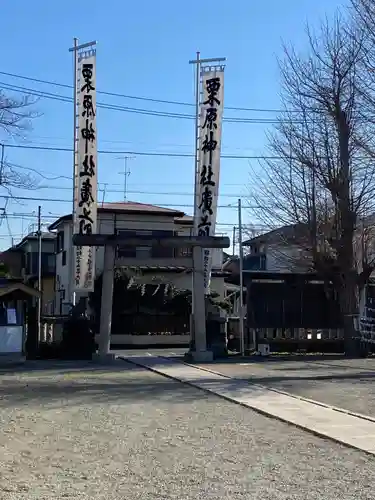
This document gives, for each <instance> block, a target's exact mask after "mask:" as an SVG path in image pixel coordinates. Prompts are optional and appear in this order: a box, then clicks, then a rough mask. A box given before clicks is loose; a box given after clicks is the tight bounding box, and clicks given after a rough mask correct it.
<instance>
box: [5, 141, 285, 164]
mask: <svg viewBox="0 0 375 500" xmlns="http://www.w3.org/2000/svg"><path fill="white" fill-rule="evenodd" d="M4 145H5V146H6V147H7V148H16V149H35V150H38V151H58V152H69V153H71V152H72V151H73V149H72V148H65V147H59V146H33V145H26V144H9V143H4ZM98 153H100V154H108V155H135V156H137V155H138V156H165V157H169V158H192V157H194V154H193V153H162V152H160V153H159V152H158V151H114V150H108V149H101V150H100V149H99V150H98ZM220 157H221V158H227V159H231V160H283V159H285V158H283V157H282V156H259V155H227V154H226V155H220Z"/></svg>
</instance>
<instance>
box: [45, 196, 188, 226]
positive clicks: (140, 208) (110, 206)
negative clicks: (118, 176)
mask: <svg viewBox="0 0 375 500" xmlns="http://www.w3.org/2000/svg"><path fill="white" fill-rule="evenodd" d="M98 212H99V213H100V212H117V213H130V214H153V215H167V216H168V215H170V216H171V217H176V218H178V217H184V216H185V214H184V212H181V210H177V209H175V208H165V207H159V206H157V205H150V204H148V203H138V202H135V201H119V202H111V203H102V204H100V205H98ZM71 218H72V214H68V215H64V216H62V217H60V218H59V219H57V220H56V221H55V222H53V223H52V224H51V225H50V226H49V228H48V229H49V230H50V231H51V230H53V229H56V227H57V226H58V225H59V224H60V223H61V222H64V221H68V220H71Z"/></svg>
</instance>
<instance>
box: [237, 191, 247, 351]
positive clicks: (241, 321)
mask: <svg viewBox="0 0 375 500" xmlns="http://www.w3.org/2000/svg"><path fill="white" fill-rule="evenodd" d="M238 244H239V247H240V248H239V254H240V255H239V256H240V266H239V267H240V343H241V354H242V356H243V355H244V354H245V328H244V305H243V247H242V206H241V198H239V199H238Z"/></svg>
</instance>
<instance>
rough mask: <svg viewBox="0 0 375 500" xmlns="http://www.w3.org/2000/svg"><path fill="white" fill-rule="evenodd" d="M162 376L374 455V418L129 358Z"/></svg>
mask: <svg viewBox="0 0 375 500" xmlns="http://www.w3.org/2000/svg"><path fill="white" fill-rule="evenodd" d="M128 360H129V361H130V362H132V363H136V364H138V365H139V366H143V367H146V368H148V369H151V370H153V371H155V372H157V373H159V374H161V375H164V376H167V377H170V378H173V379H175V380H179V381H181V382H184V383H187V384H189V385H192V386H194V387H198V388H199V389H203V390H205V391H208V392H211V393H214V394H216V395H218V396H221V397H223V398H225V399H228V400H230V401H234V402H236V403H239V404H242V405H244V406H248V407H249V408H252V409H254V410H256V411H258V412H260V413H262V414H265V415H267V416H271V417H274V418H277V419H279V420H282V421H284V422H288V423H290V424H293V425H296V426H297V427H300V428H303V429H305V430H307V431H310V432H312V433H314V434H317V435H319V436H322V437H327V438H329V439H332V440H334V441H337V442H340V443H342V444H345V445H347V446H350V447H352V448H356V449H359V450H362V451H365V452H367V453H370V454H372V455H375V419H371V417H365V416H362V415H355V414H352V413H349V412H346V411H345V410H340V409H336V408H332V407H329V406H327V405H322V404H319V403H317V402H310V401H307V400H305V399H302V398H299V397H294V396H291V395H287V394H285V393H282V392H280V391H276V390H272V389H267V388H265V387H262V386H259V385H256V384H250V383H248V382H245V381H243V380H237V379H232V378H229V377H225V376H223V375H220V374H217V373H213V372H209V371H207V370H203V369H201V368H197V367H195V366H191V365H188V364H185V363H181V362H178V361H176V360H173V359H166V358H159V357H156V356H147V357H136V356H132V357H130V358H128Z"/></svg>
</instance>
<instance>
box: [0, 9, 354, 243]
mask: <svg viewBox="0 0 375 500" xmlns="http://www.w3.org/2000/svg"><path fill="white" fill-rule="evenodd" d="M90 3H91V5H92V7H90ZM345 3H346V2H345V0H341V1H340V0H329V1H327V0H314V1H312V0H263V1H254V0H237V1H236V2H227V1H224V0H218V1H217V2H216V7H215V2H202V1H201V0H190V1H188V2H176V1H172V0H160V1H158V2H155V1H153V0H144V1H143V2H133V1H131V0H127V1H124V0H122V1H120V0H106V1H99V0H92V1H91V2H77V1H76V0H65V1H64V2H47V1H45V0H33V1H32V2H28V1H26V0H5V1H3V2H2V6H1V17H2V27H1V31H0V42H1V43H0V54H1V57H0V60H1V66H0V71H2V72H7V73H13V74H16V75H22V76H27V77H31V78H36V79H42V80H47V81H52V82H58V83H63V84H71V82H72V78H73V74H72V71H73V68H72V66H73V64H72V57H71V54H70V53H69V52H68V49H69V47H70V46H71V45H72V40H73V37H74V36H76V37H78V38H79V40H80V42H81V43H83V42H86V41H91V40H97V42H98V45H97V58H98V68H97V72H98V73H97V88H98V90H104V91H108V92H117V93H122V94H127V95H131V96H140V97H152V98H156V99H166V100H173V101H182V102H188V103H189V102H190V103H193V102H194V95H193V93H194V84H193V70H192V67H191V66H189V64H188V61H189V59H191V58H194V56H195V52H196V51H197V50H199V51H200V52H201V54H202V57H218V56H225V57H226V58H227V66H226V80H225V106H229V107H244V108H261V109H270V108H273V109H275V108H276V109H277V108H278V107H279V91H280V85H279V74H278V68H277V62H276V57H277V55H281V52H282V49H281V41H282V40H285V41H290V42H292V43H293V44H295V45H296V46H297V47H299V48H301V49H303V47H304V46H305V44H306V37H305V33H304V29H305V24H306V21H307V20H308V21H309V22H310V23H311V24H312V25H314V24H316V23H318V22H319V19H321V18H322V17H323V16H324V15H326V14H327V15H331V14H332V13H333V12H334V10H335V9H336V8H337V7H338V6H340V5H343V4H345ZM4 83H6V84H7V85H17V86H21V87H22V86H23V87H27V88H31V89H37V90H39V91H43V92H52V93H57V94H60V95H63V96H71V95H72V93H71V91H70V89H64V88H58V87H55V86H52V85H45V84H39V83H36V82H33V81H27V80H22V79H19V78H15V77H10V76H6V75H3V74H0V88H1V87H2V84H4ZM98 100H99V101H101V102H106V103H110V104H116V105H120V106H129V107H133V108H143V109H151V110H158V111H170V112H175V113H184V114H191V113H193V111H194V108H193V107H191V108H190V107H187V106H176V105H167V104H159V103H153V102H148V101H142V100H133V99H125V98H114V97H109V96H106V95H99V96H98ZM35 109H36V110H37V111H39V112H40V113H42V116H41V117H40V118H38V119H37V120H35V122H34V130H33V131H32V132H31V133H30V134H29V137H28V142H25V143H23V144H28V145H34V146H52V147H53V146H57V147H71V145H72V105H71V104H70V103H67V102H60V101H57V100H50V99H45V98H42V99H41V100H40V101H39V102H38V104H37V106H36V108H35ZM224 114H225V116H227V117H230V116H236V117H244V118H253V119H256V118H272V117H274V116H275V114H273V113H267V112H249V111H232V110H226V111H225V112H224ZM267 127H269V125H267V126H265V125H264V124H251V123H226V124H225V125H224V129H223V151H222V152H223V154H236V155H248V156H250V155H257V154H262V153H263V152H264V150H265V145H266V139H265V131H266V130H267ZM98 135H99V148H100V149H105V150H110V151H136V152H166V153H192V152H193V137H194V125H193V121H192V120H189V119H178V118H166V117H155V116H149V115H142V114H134V113H127V112H124V111H114V110H105V109H104V110H103V109H100V110H98ZM1 138H2V140H3V141H7V142H11V141H10V139H9V138H8V137H6V136H5V135H4V134H2V137H1ZM13 143H14V142H13ZM14 144H15V143H14ZM118 156H121V153H113V154H107V155H101V156H100V157H99V182H100V187H103V183H106V184H107V194H106V198H105V199H106V201H121V200H122V198H123V194H122V185H123V176H121V175H120V174H119V172H121V170H122V169H123V160H119V159H117V157H118ZM6 157H7V160H8V161H9V162H11V163H14V164H18V165H20V167H22V170H21V171H23V172H27V170H25V169H35V170H37V171H39V172H40V173H41V174H42V175H43V176H44V177H47V178H48V179H44V178H43V177H40V176H39V177H38V179H39V183H40V184H39V185H40V186H45V187H40V188H39V189H36V190H33V191H24V190H14V191H13V194H14V195H17V196H29V197H33V198H56V199H61V200H67V202H65V203H64V202H45V201H40V202H39V201H37V200H33V201H31V200H30V201H27V202H22V204H21V202H18V203H17V202H15V201H12V202H11V203H9V204H8V207H7V211H8V213H9V214H16V213H18V214H21V213H22V214H27V217H24V218H23V219H21V218H20V217H15V216H12V215H10V216H9V219H8V220H9V225H10V228H9V229H10V232H11V233H12V236H13V237H14V238H15V241H17V240H19V239H20V237H21V233H22V231H23V232H26V230H27V227H28V225H29V224H30V223H31V222H35V221H36V218H35V216H33V215H32V212H33V211H35V213H36V211H37V207H38V205H39V204H41V205H42V213H43V215H44V220H46V221H51V220H52V219H51V218H50V217H51V215H52V214H53V215H55V214H56V215H62V214H65V213H69V212H70V211H71V201H70V200H71V181H69V179H68V178H69V177H71V173H72V155H71V153H67V152H47V151H39V150H31V149H17V148H6ZM249 161H256V160H247V159H235V160H232V159H223V160H222V165H221V180H220V185H221V190H220V195H221V196H220V200H219V204H220V206H223V205H226V206H228V205H233V206H235V205H236V204H237V198H238V197H239V196H243V197H244V198H246V193H247V190H248V187H247V186H248V185H249V182H250V179H249V174H248V171H249ZM129 166H130V167H131V176H130V177H129V179H128V190H129V193H128V199H130V200H134V201H140V202H148V203H155V204H159V205H172V206H180V205H186V207H185V206H184V207H181V209H183V210H185V211H186V212H187V213H191V211H192V201H193V196H192V193H193V159H192V158H172V157H167V156H166V157H162V156H161V157H155V156H154V157H152V156H150V157H148V156H141V155H137V156H136V158H135V159H133V160H131V161H129ZM116 191H117V192H116ZM131 191H138V192H139V191H142V192H143V194H142V193H132V192H131ZM0 193H1V194H5V192H4V191H3V190H2V191H0ZM153 193H164V194H153ZM165 193H167V194H165ZM172 193H183V194H172ZM229 195H232V196H229ZM101 196H102V194H101V193H99V197H101ZM3 206H4V205H3V204H0V207H3ZM244 219H245V220H244V221H245V222H251V213H246V214H244ZM236 223H237V213H236V210H235V209H234V208H230V207H227V208H220V210H219V214H218V224H219V225H218V231H220V232H226V231H230V225H235V224H236ZM9 229H8V227H7V224H6V221H3V222H2V225H1V227H0V234H1V240H0V245H1V247H2V248H6V247H7V246H8V245H9V244H10V236H9Z"/></svg>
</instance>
